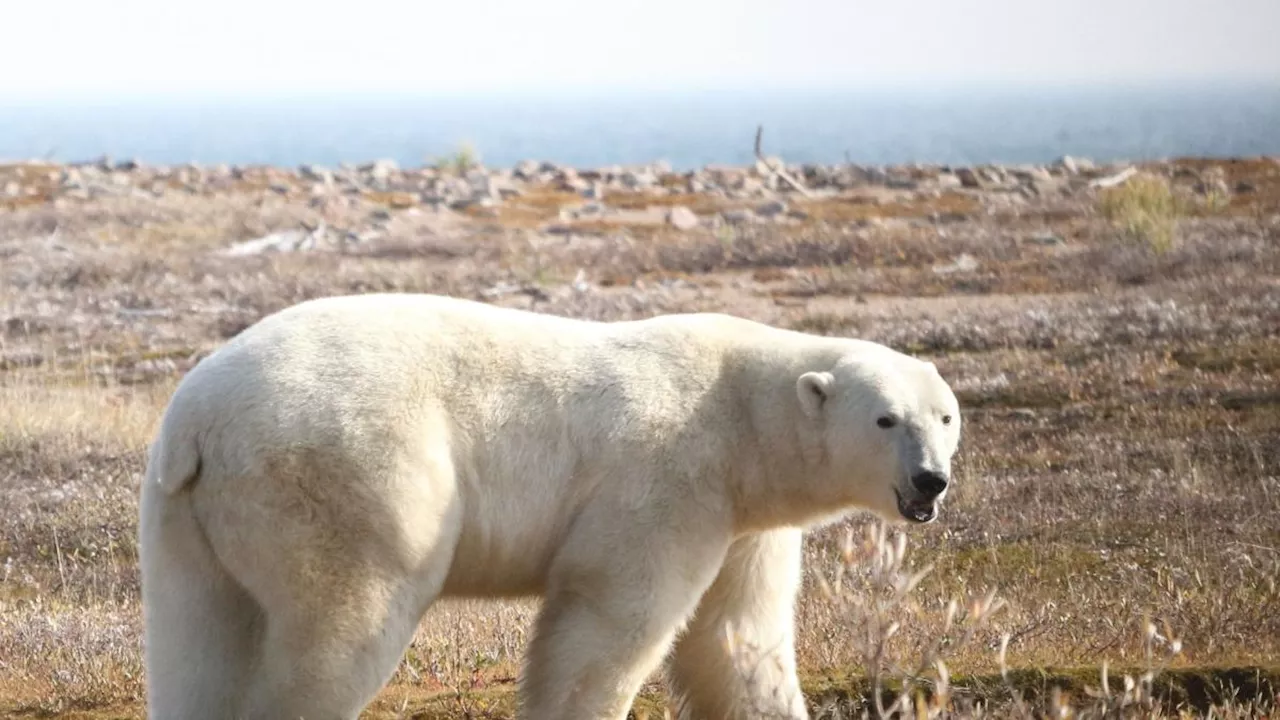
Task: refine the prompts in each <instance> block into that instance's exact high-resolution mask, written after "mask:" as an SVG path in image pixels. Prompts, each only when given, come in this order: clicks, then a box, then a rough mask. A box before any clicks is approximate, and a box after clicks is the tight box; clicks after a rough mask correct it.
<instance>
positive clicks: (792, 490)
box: [729, 336, 849, 532]
mask: <svg viewBox="0 0 1280 720" xmlns="http://www.w3.org/2000/svg"><path fill="white" fill-rule="evenodd" d="M769 340H770V342H768V343H767V344H766V345H762V346H757V347H750V348H745V350H746V352H745V353H744V357H743V361H742V362H738V363H735V364H734V365H735V371H734V378H733V383H732V385H733V390H734V393H735V396H736V397H737V398H738V399H739V402H741V403H742V414H741V417H743V418H745V421H744V423H743V425H742V426H741V427H739V428H738V429H737V432H739V433H741V434H742V437H739V438H734V439H733V440H732V443H731V445H730V446H731V447H737V448H742V449H743V451H742V452H740V453H737V454H736V457H735V458H734V459H733V467H734V472H733V474H732V475H733V476H732V477H731V478H729V482H730V483H731V487H730V495H731V497H733V498H734V503H733V505H734V521H735V526H736V527H737V530H738V531H739V532H753V531H761V530H769V529H774V528H779V527H806V526H810V525H814V524H818V523H821V522H824V521H826V520H829V519H830V518H831V516H832V515H838V514H841V513H843V512H845V511H847V510H848V509H849V508H848V507H847V503H845V502H843V500H842V499H840V498H835V497H830V496H827V495H826V494H824V493H828V492H830V491H831V490H832V488H833V483H831V482H829V481H828V479H827V478H825V477H823V474H825V473H827V472H828V470H827V463H826V458H825V457H824V455H825V451H824V449H823V445H822V442H821V439H820V438H821V430H820V428H818V427H815V426H814V425H813V424H812V423H811V421H809V420H808V419H807V418H805V417H804V416H803V414H802V413H801V412H800V405H799V400H798V398H797V394H796V392H797V391H796V380H797V379H798V378H799V377H800V376H801V375H802V374H804V373H805V372H808V371H810V370H826V369H829V368H830V367H831V366H832V365H834V364H835V362H836V360H837V359H838V358H839V356H840V354H841V353H842V352H843V351H846V350H847V348H841V347H838V346H835V345H834V344H832V345H830V346H828V345H827V344H826V343H825V342H823V341H822V340H819V339H814V338H808V337H806V338H804V340H805V341H807V342H809V343H812V344H814V347H807V348H800V349H799V350H798V351H797V349H796V348H795V347H794V345H795V343H796V338H795V337H794V336H793V337H787V338H781V337H775V338H770V339H769Z"/></svg>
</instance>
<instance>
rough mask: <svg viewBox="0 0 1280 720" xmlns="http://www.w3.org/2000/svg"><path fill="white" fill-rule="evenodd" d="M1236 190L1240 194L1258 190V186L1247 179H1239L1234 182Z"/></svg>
mask: <svg viewBox="0 0 1280 720" xmlns="http://www.w3.org/2000/svg"><path fill="white" fill-rule="evenodd" d="M1236 192H1238V193H1240V194H1241V195H1246V194H1249V193H1256V192H1258V186H1257V185H1254V184H1253V183H1251V182H1249V181H1248V180H1241V181H1240V182H1238V183H1236Z"/></svg>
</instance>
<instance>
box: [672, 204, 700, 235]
mask: <svg viewBox="0 0 1280 720" xmlns="http://www.w3.org/2000/svg"><path fill="white" fill-rule="evenodd" d="M667 222H668V223H670V224H671V226H672V227H674V228H675V229H677V230H692V229H694V228H696V227H698V215H697V214H696V213H694V212H693V211H692V210H690V209H689V208H687V207H685V206H683V205H676V206H675V207H672V208H671V209H670V210H668V211H667Z"/></svg>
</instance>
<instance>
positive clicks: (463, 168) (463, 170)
mask: <svg viewBox="0 0 1280 720" xmlns="http://www.w3.org/2000/svg"><path fill="white" fill-rule="evenodd" d="M479 164H480V155H479V154H478V153H477V152H476V149H475V147H474V146H473V145H472V144H471V143H462V145H460V146H459V147H458V149H457V150H455V151H454V152H453V154H452V155H445V156H444V157H438V158H436V160H435V163H434V165H435V167H436V169H437V170H439V171H440V172H443V173H452V174H454V175H466V174H467V171H469V170H471V169H472V168H474V167H476V166H477V165H479Z"/></svg>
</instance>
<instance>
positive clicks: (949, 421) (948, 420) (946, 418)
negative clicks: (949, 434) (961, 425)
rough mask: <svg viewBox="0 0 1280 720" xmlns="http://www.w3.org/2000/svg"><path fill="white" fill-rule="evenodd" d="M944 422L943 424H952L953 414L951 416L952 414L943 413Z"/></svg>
mask: <svg viewBox="0 0 1280 720" xmlns="http://www.w3.org/2000/svg"><path fill="white" fill-rule="evenodd" d="M942 424H943V425H950V424H951V416H950V415H943V416H942Z"/></svg>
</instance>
